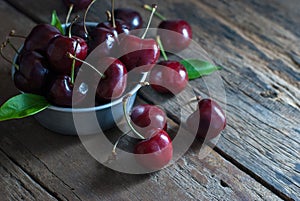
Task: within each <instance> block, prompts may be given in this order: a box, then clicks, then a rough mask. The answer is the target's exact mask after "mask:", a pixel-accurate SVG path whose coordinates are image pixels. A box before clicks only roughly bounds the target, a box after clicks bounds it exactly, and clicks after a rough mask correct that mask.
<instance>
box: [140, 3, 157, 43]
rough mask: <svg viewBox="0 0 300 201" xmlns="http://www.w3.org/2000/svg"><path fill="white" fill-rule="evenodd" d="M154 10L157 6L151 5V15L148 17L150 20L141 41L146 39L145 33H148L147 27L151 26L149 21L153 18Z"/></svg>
mask: <svg viewBox="0 0 300 201" xmlns="http://www.w3.org/2000/svg"><path fill="white" fill-rule="evenodd" d="M156 9H157V5H156V4H153V5H152V11H151V15H150V18H149V21H148V24H147V27H146V30H145V32H144V34H143V35H142V37H141V38H142V39H144V38H145V37H146V35H147V32H148V30H149V27H150V24H151V21H152V18H153V15H154V13H155V11H156Z"/></svg>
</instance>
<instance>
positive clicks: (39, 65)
mask: <svg viewBox="0 0 300 201" xmlns="http://www.w3.org/2000/svg"><path fill="white" fill-rule="evenodd" d="M48 72H49V71H48V69H47V62H46V61H45V58H44V57H43V56H42V55H41V54H40V53H38V52H35V51H31V52H25V53H24V54H23V55H22V58H21V59H20V64H19V70H16V72H15V74H14V83H15V85H16V87H17V88H18V89H19V90H21V91H23V92H26V93H33V94H39V95H42V94H44V93H45V87H46V83H47V76H48Z"/></svg>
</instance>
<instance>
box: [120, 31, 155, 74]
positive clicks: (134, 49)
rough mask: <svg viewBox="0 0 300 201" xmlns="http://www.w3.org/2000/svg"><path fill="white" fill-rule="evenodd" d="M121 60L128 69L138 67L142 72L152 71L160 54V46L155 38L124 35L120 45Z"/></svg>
mask: <svg viewBox="0 0 300 201" xmlns="http://www.w3.org/2000/svg"><path fill="white" fill-rule="evenodd" d="M119 51H120V52H119V53H120V56H121V58H120V60H121V61H122V62H123V63H124V64H125V66H126V68H127V71H130V70H132V69H134V68H138V71H140V72H147V71H150V70H151V69H152V68H153V66H154V64H155V63H156V62H157V60H158V59H159V56H160V50H159V46H158V44H157V43H156V41H155V40H154V39H141V38H139V37H137V36H134V35H124V36H123V37H122V39H121V42H120V46H119Z"/></svg>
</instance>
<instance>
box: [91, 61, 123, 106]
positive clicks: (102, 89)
mask: <svg viewBox="0 0 300 201" xmlns="http://www.w3.org/2000/svg"><path fill="white" fill-rule="evenodd" d="M94 66H95V67H96V68H97V69H98V70H99V71H100V72H102V73H103V74H104V76H105V77H104V78H100V81H99V83H98V85H97V89H96V100H97V101H98V102H100V103H107V102H109V101H111V100H113V99H116V98H119V97H120V96H121V95H122V94H123V93H124V91H125V89H126V85H127V70H126V67H125V66H124V64H123V63H122V62H121V61H120V60H118V59H116V58H113V57H103V58H101V59H99V60H98V63H97V64H96V65H94ZM97 76H98V78H96V77H97ZM99 76H100V75H99V74H97V73H95V72H94V73H93V75H92V78H94V79H93V80H99ZM92 85H93V84H92Z"/></svg>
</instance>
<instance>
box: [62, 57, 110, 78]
mask: <svg viewBox="0 0 300 201" xmlns="http://www.w3.org/2000/svg"><path fill="white" fill-rule="evenodd" d="M67 56H68V57H69V58H70V59H75V60H76V61H80V62H82V63H84V64H86V65H87V66H89V67H90V68H92V69H93V70H94V71H96V72H97V73H98V74H99V75H100V77H101V78H105V75H104V74H103V73H101V72H100V71H98V70H97V68H95V67H94V66H93V65H92V64H89V63H88V62H86V61H83V60H81V59H79V58H76V57H75V56H74V55H72V54H71V53H70V52H68V53H67Z"/></svg>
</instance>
